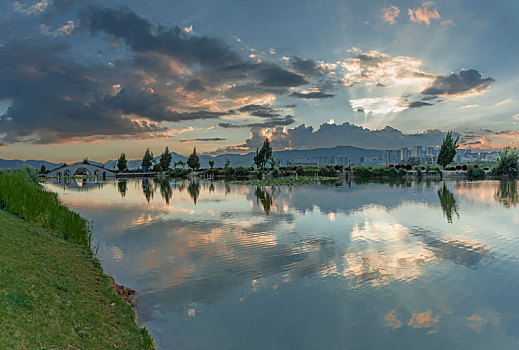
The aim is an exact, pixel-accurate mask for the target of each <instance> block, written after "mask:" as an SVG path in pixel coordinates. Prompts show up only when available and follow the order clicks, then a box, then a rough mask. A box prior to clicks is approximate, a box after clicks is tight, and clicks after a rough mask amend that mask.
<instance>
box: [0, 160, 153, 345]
mask: <svg viewBox="0 0 519 350" xmlns="http://www.w3.org/2000/svg"><path fill="white" fill-rule="evenodd" d="M0 241H1V242H2V248H3V249H2V254H0V324H2V332H1V333H0V348H1V349H54V348H56V349H65V348H74V349H76V348H80V349H153V348H154V345H153V341H152V340H151V338H150V336H149V334H148V332H147V330H146V329H144V328H141V327H139V326H138V325H137V323H136V322H135V313H134V311H133V309H132V306H130V304H128V303H127V302H125V301H124V300H123V298H121V297H120V296H118V295H117V294H116V291H115V289H114V286H113V284H112V281H111V279H110V278H109V277H108V276H107V275H105V274H104V273H103V270H102V268H101V265H100V263H99V261H98V260H97V259H96V258H95V257H94V254H93V253H92V250H91V243H92V236H91V230H90V223H89V222H88V221H87V220H85V219H84V218H82V217H81V216H80V215H79V214H77V213H75V212H72V211H70V210H69V209H68V208H67V207H65V206H63V205H62V204H61V203H60V202H59V200H58V197H57V195H56V194H55V193H52V192H49V191H46V190H44V189H43V188H42V187H41V186H40V185H39V184H38V177H37V175H36V173H35V171H33V170H31V169H29V168H27V169H24V170H21V171H7V172H4V173H2V174H0Z"/></svg>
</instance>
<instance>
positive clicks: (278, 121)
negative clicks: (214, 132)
mask: <svg viewBox="0 0 519 350" xmlns="http://www.w3.org/2000/svg"><path fill="white" fill-rule="evenodd" d="M294 122H295V120H294V117H293V116H291V115H287V116H285V117H283V118H272V119H270V120H269V121H266V122H259V123H248V124H233V123H219V124H218V125H219V126H220V127H222V128H224V129H242V128H259V129H266V128H275V127H278V126H286V125H290V124H293V123H294Z"/></svg>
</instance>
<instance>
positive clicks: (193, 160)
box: [187, 147, 200, 170]
mask: <svg viewBox="0 0 519 350" xmlns="http://www.w3.org/2000/svg"><path fill="white" fill-rule="evenodd" d="M187 165H188V166H189V167H190V168H191V169H193V170H195V169H198V168H200V159H199V158H198V155H197V154H196V147H195V148H194V149H193V153H191V155H190V156H189V159H188V160H187Z"/></svg>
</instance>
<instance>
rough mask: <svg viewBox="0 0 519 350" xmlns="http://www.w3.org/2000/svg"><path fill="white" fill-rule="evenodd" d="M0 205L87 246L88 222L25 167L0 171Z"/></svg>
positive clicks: (0, 207)
mask: <svg viewBox="0 0 519 350" xmlns="http://www.w3.org/2000/svg"><path fill="white" fill-rule="evenodd" d="M0 209H3V210H6V211H8V212H10V213H13V214H15V215H18V216H20V217H21V218H23V219H25V220H27V221H30V222H33V223H35V224H37V225H40V226H42V227H45V228H47V229H49V230H50V231H52V232H54V233H55V234H56V235H57V236H59V237H62V238H64V239H66V240H70V241H72V242H76V243H78V244H81V245H84V246H87V247H89V248H90V245H91V243H92V232H91V224H90V222H89V221H88V220H86V219H84V218H82V217H81V216H80V215H79V214H78V213H75V212H73V211H71V210H70V209H68V208H67V207H65V206H64V205H62V204H61V203H60V201H59V199H58V196H57V194H56V193H53V192H50V191H47V190H45V189H44V188H43V187H42V186H41V185H40V184H38V182H37V176H36V177H34V174H32V172H31V171H30V170H28V169H25V170H21V171H7V172H4V173H1V174H0Z"/></svg>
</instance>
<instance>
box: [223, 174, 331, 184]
mask: <svg viewBox="0 0 519 350" xmlns="http://www.w3.org/2000/svg"><path fill="white" fill-rule="evenodd" d="M332 180H337V178H335V177H324V176H319V179H316V178H315V176H299V177H298V179H297V180H296V178H295V177H294V176H287V177H278V178H273V179H265V180H233V181H229V182H228V183H231V184H239V185H255V186H287V185H313V184H316V183H319V182H321V181H332Z"/></svg>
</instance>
